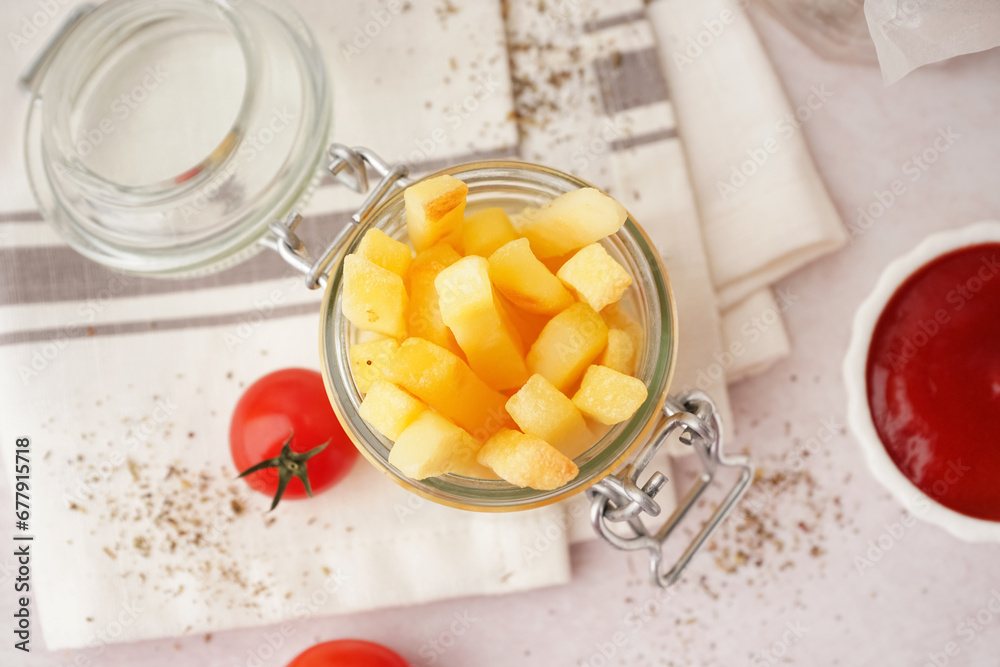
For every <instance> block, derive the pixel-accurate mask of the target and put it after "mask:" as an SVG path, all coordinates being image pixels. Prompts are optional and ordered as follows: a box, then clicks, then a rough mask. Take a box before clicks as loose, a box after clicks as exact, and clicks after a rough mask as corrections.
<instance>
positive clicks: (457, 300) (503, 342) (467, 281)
mask: <svg viewBox="0 0 1000 667" xmlns="http://www.w3.org/2000/svg"><path fill="white" fill-rule="evenodd" d="M434 285H435V286H436V287H437V293H438V298H439V300H440V304H441V319H442V320H444V323H445V324H446V325H448V328H449V329H451V331H452V333H453V334H455V340H457V341H458V346H459V347H461V348H462V351H463V352H465V358H466V359H468V360H469V366H471V367H472V370H473V371H475V372H476V374H477V375H478V376H479V377H481V378H482V379H483V380H484V381H485V382H486V384H488V385H489V386H491V387H493V388H494V389H497V390H500V389H510V388H512V387H519V386H521V385H522V384H524V382H525V380H527V379H528V367H527V366H525V364H524V347H523V344H522V343H521V337H520V336H519V335H518V333H517V331H516V330H515V329H514V328H513V326H512V325H510V323H509V322H507V321H505V318H504V316H503V313H502V312H501V311H500V305H499V303H498V301H497V299H496V298H495V297H494V290H493V285H492V284H491V283H490V276H489V262H487V261H486V260H485V259H483V258H482V257H478V256H475V255H469V256H467V257H463V258H462V259H460V260H458V261H457V262H455V263H454V264H452V265H451V266H449V267H448V268H446V269H444V270H443V271H441V273H439V274H438V277H437V278H436V279H435V281H434Z"/></svg>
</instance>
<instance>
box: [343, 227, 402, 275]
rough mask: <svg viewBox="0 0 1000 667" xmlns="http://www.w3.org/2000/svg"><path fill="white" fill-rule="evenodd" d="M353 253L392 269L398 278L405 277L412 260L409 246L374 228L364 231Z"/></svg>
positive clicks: (384, 267)
mask: <svg viewBox="0 0 1000 667" xmlns="http://www.w3.org/2000/svg"><path fill="white" fill-rule="evenodd" d="M354 254H355V255H357V256H358V257H364V258H365V259H367V260H368V261H370V262H372V263H373V264H377V265H378V266H381V267H382V268H383V269H388V270H389V271H392V272H393V273H395V274H396V275H397V276H399V277H400V278H404V277H406V270H407V269H408V268H410V262H411V261H412V257H411V255H410V246H408V245H406V244H405V243H402V242H400V241H397V240H396V239H394V238H392V237H391V236H389V235H388V234H386V233H385V232H383V231H382V230H381V229H375V228H372V229H369V230H368V231H367V232H365V235H364V236H363V237H362V238H361V243H359V244H358V249H357V250H356V251H354Z"/></svg>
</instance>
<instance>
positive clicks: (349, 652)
mask: <svg viewBox="0 0 1000 667" xmlns="http://www.w3.org/2000/svg"><path fill="white" fill-rule="evenodd" d="M409 665H410V663H408V662H406V660H404V659H403V658H402V657H401V656H400V655H399V654H398V653H396V652H395V651H393V650H391V649H388V648H386V647H385V646H382V645H381V644H376V643H374V642H369V641H365V640H363V639H337V640H334V641H330V642H325V643H323V644H317V645H316V646H313V647H312V648H309V649H306V650H305V651H303V652H302V653H300V654H299V655H298V657H297V658H295V659H294V660H292V661H291V662H290V663H288V667H409Z"/></svg>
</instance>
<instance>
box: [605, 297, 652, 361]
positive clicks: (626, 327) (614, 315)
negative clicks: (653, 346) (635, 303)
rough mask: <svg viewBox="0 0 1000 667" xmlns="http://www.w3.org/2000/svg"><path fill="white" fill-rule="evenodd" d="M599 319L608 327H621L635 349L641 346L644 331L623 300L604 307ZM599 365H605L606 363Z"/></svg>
mask: <svg viewBox="0 0 1000 667" xmlns="http://www.w3.org/2000/svg"><path fill="white" fill-rule="evenodd" d="M601 319H602V320H604V323H605V324H607V325H608V328H609V329H621V330H622V331H624V332H625V333H627V334H628V335H629V336H631V338H632V345H633V347H634V348H635V349H636V351H638V350H639V348H640V347H641V346H642V343H643V341H644V340H645V336H646V334H645V331H644V330H643V328H642V324H640V323H639V320H638V319H637V318H636V316H635V315H634V314H633V313H632V311H631V310H630V309H629V308H627V307H626V305H625V302H624V301H619V302H618V303H613V304H611V305H610V306H607V307H605V309H604V310H602V311H601ZM601 365H602V366H606V365H607V364H601ZM629 375H631V373H630V374H629Z"/></svg>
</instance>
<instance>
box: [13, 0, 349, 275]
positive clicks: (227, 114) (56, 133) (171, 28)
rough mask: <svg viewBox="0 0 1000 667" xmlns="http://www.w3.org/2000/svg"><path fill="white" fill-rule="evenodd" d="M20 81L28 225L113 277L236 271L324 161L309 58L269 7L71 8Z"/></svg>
mask: <svg viewBox="0 0 1000 667" xmlns="http://www.w3.org/2000/svg"><path fill="white" fill-rule="evenodd" d="M23 81H24V83H25V85H26V86H28V87H29V88H30V89H31V91H32V92H33V98H32V104H31V107H30V111H29V116H28V123H27V127H26V135H25V154H26V161H27V170H28V176H29V178H30V181H31V185H32V189H33V191H34V194H35V198H36V200H37V201H38V205H39V208H40V209H41V212H42V214H43V216H44V217H45V218H46V220H48V221H49V222H50V223H51V224H52V225H53V226H54V227H55V229H56V230H57V231H58V232H59V234H60V235H61V236H62V237H63V238H64V239H65V240H66V242H67V243H69V244H70V245H71V246H73V248H74V249H75V250H77V251H78V252H80V253H81V254H83V255H85V256H87V257H89V258H90V259H92V260H94V261H96V262H99V263H101V264H104V265H105V266H109V267H111V268H114V269H117V270H119V271H123V272H127V273H133V274H141V275H153V276H163V277H178V276H184V275H190V274H192V273H197V272H206V271H215V270H218V269H221V268H224V267H225V266H229V265H232V264H234V263H236V262H238V261H240V260H243V259H246V258H247V257H248V256H250V255H252V254H253V253H255V252H256V251H258V250H259V249H260V248H261V246H260V244H259V243H258V241H259V240H260V239H261V237H262V236H264V234H266V233H267V228H268V222H269V221H271V220H274V219H275V218H283V217H284V216H285V215H286V214H287V213H288V211H290V210H291V209H292V208H293V207H294V206H295V205H296V204H297V203H299V202H301V201H302V199H303V197H304V195H305V194H307V192H308V191H309V189H310V187H311V186H312V185H313V184H314V183H315V180H316V178H317V176H318V174H319V170H318V167H319V166H320V161H321V159H322V158H323V156H324V152H325V149H326V138H327V136H328V131H329V124H330V116H331V108H332V107H331V97H330V88H329V86H328V84H327V76H326V71H325V68H324V65H323V58H322V54H321V53H320V51H319V48H318V46H317V45H316V42H315V40H314V39H313V37H312V35H311V34H310V32H309V30H308V28H307V27H306V26H305V24H304V23H303V21H302V19H301V18H300V17H299V16H298V15H297V14H296V13H295V12H294V11H292V10H291V9H290V8H289V7H287V6H286V5H284V4H283V3H279V2H270V1H268V2H263V1H260V0H230V1H229V2H227V1H225V0H215V1H210V0H157V1H156V2H143V1H141V0H139V1H137V0H110V1H109V2H106V3H104V4H102V5H100V6H98V7H97V8H89V7H84V8H83V9H82V10H78V11H77V12H76V13H75V14H74V15H73V17H72V18H71V21H70V22H68V23H67V25H66V26H65V27H64V29H63V30H62V31H61V32H60V33H59V34H57V35H56V37H55V39H54V41H53V43H52V44H50V45H49V48H48V49H46V50H45V52H44V53H43V54H42V56H41V58H40V59H39V60H38V61H37V62H36V64H35V65H34V66H33V67H32V68H31V70H30V71H29V73H28V74H27V75H26V76H25V77H24V80H23ZM164 127H167V128H169V129H170V131H169V132H164V131H163V128H164Z"/></svg>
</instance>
